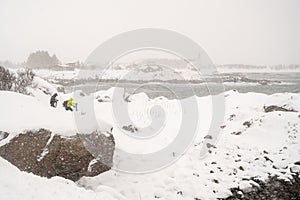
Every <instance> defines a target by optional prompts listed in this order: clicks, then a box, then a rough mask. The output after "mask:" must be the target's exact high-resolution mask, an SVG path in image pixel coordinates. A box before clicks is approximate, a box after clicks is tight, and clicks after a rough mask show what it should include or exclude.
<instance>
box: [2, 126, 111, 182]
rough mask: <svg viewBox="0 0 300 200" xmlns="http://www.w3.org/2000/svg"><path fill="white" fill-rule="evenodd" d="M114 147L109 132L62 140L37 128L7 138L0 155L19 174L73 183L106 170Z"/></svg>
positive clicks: (78, 135)
mask: <svg viewBox="0 0 300 200" xmlns="http://www.w3.org/2000/svg"><path fill="white" fill-rule="evenodd" d="M114 148H115V142H114V138H113V136H112V135H111V134H110V133H105V134H102V133H98V132H93V133H91V134H77V135H74V136H70V137H65V136H60V135H55V134H53V133H51V132H50V131H48V130H45V129H40V130H38V131H27V132H25V133H22V134H19V135H18V136H16V137H15V138H13V139H11V140H10V141H9V142H8V143H7V144H5V145H3V146H1V147H0V156H2V157H3V158H5V159H6V160H8V161H9V162H11V163H12V164H14V165H15V166H17V167H18V168H19V169H20V170H22V171H27V172H32V173H34V174H36V175H39V176H44V177H48V178H50V177H53V176H61V177H64V178H67V179H70V180H73V181H77V180H79V179H80V178H81V177H83V176H96V175H98V174H100V173H102V172H105V171H107V170H109V169H110V168H111V167H112V164H113V153H114Z"/></svg>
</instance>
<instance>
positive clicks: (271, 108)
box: [264, 105, 297, 113]
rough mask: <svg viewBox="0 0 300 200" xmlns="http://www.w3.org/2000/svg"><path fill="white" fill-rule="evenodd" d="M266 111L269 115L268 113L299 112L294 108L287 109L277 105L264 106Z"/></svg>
mask: <svg viewBox="0 0 300 200" xmlns="http://www.w3.org/2000/svg"><path fill="white" fill-rule="evenodd" d="M264 111H265V112H266V113H268V112H274V111H282V112H297V111H296V110H294V109H292V108H285V107H282V106H276V105H270V106H264Z"/></svg>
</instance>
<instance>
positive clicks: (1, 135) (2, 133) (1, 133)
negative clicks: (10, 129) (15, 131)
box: [0, 131, 9, 141]
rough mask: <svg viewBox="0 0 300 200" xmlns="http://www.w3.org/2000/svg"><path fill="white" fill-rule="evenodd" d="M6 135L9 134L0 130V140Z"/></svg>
mask: <svg viewBox="0 0 300 200" xmlns="http://www.w3.org/2000/svg"><path fill="white" fill-rule="evenodd" d="M8 135H9V134H8V133H7V132H3V131H0V141H1V140H3V139H5V138H7V137H8Z"/></svg>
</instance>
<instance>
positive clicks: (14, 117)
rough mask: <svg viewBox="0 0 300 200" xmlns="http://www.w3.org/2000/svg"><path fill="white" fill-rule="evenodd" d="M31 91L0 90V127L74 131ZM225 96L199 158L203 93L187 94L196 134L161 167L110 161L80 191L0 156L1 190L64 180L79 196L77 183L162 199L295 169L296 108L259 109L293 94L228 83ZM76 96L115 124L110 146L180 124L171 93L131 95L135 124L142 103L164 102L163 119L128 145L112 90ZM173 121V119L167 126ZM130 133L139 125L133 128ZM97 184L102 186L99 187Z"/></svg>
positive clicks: (298, 98) (203, 193)
mask: <svg viewBox="0 0 300 200" xmlns="http://www.w3.org/2000/svg"><path fill="white" fill-rule="evenodd" d="M33 94H34V97H30V96H26V95H21V94H17V93H13V92H4V91H1V92H0V99H1V101H2V102H3V103H2V104H1V105H0V110H1V111H2V112H1V114H0V118H1V122H3V123H1V124H0V131H5V132H8V133H12V134H18V133H20V132H21V131H23V130H28V129H37V128H41V127H42V128H48V129H50V130H52V131H53V132H54V133H57V134H61V135H66V136H69V135H72V134H76V133H77V131H78V129H77V127H76V124H75V121H74V115H73V113H71V112H67V111H65V110H64V109H63V108H62V107H61V106H59V107H58V108H51V107H49V102H48V101H49V98H50V96H49V95H46V94H45V93H43V92H41V91H39V90H35V91H34V92H33ZM60 95H61V99H60V101H61V100H62V99H65V98H68V97H70V96H72V94H60ZM224 96H225V108H226V109H225V111H226V112H225V116H224V123H223V125H222V126H221V127H220V135H219V139H218V142H217V143H216V144H215V148H211V149H210V150H211V152H210V153H209V155H208V156H206V157H205V158H204V159H202V158H200V156H199V154H200V150H201V146H202V145H203V144H204V143H203V142H204V139H203V138H204V137H205V136H206V135H207V132H208V130H209V127H210V120H211V117H212V114H213V113H212V111H211V106H212V104H211V98H210V96H205V97H194V98H196V99H197V102H198V106H199V107H198V109H199V129H198V134H197V137H196V138H195V140H194V141H193V143H192V146H191V147H190V148H189V150H188V151H187V152H186V153H185V154H184V155H182V156H181V157H180V159H179V160H178V161H177V162H175V163H174V164H173V165H171V166H169V167H167V168H164V169H162V170H161V171H158V172H155V173H149V174H144V175H133V174H124V173H120V172H118V170H115V169H112V170H110V171H108V172H105V173H103V174H100V175H98V176H96V177H92V178H91V177H89V178H82V179H81V180H80V181H79V182H78V183H77V184H78V185H80V186H82V187H84V188H86V189H89V190H87V191H86V190H83V189H82V188H80V189H78V188H77V187H76V186H75V184H73V183H69V182H68V181H66V180H65V179H62V178H52V179H50V180H47V179H44V178H39V177H36V176H34V175H31V174H27V173H24V172H19V171H18V170H17V169H15V168H14V167H13V166H11V165H10V164H9V163H7V162H6V161H4V160H3V159H2V158H1V159H0V165H1V166H3V167H1V169H2V168H3V169H6V171H5V172H3V170H2V171H1V172H0V173H1V177H4V179H3V181H1V183H0V191H1V192H0V197H4V199H20V196H21V194H23V193H24V192H25V191H32V192H33V191H34V190H35V189H36V188H38V185H44V186H43V188H47V187H46V185H48V184H50V185H52V186H49V187H51V188H52V189H53V190H52V189H51V192H54V191H55V190H57V189H58V188H57V186H56V185H57V183H58V182H59V186H58V187H66V191H69V192H74V195H76V194H77V195H78V197H79V196H81V197H82V195H81V194H80V195H79V193H81V192H83V191H84V192H83V193H82V194H87V196H86V197H84V199H85V198H86V199H90V198H92V199H93V198H94V199H101V197H102V196H101V195H107V197H105V198H104V197H103V198H104V199H122V198H123V199H125V198H127V199H130V200H135V199H137V200H139V198H141V199H143V200H148V199H154V198H155V197H156V198H160V199H164V200H169V199H172V200H173V199H191V200H192V199H195V198H198V199H216V198H225V197H228V196H230V195H231V194H232V193H231V191H230V188H235V187H239V188H241V189H245V188H249V187H251V186H252V185H255V182H253V181H251V180H250V179H249V178H251V177H257V178H258V179H259V180H262V181H263V180H267V179H268V177H269V176H270V175H271V176H274V175H276V176H278V177H280V178H283V179H286V180H288V179H289V178H291V176H292V175H293V173H292V172H291V169H293V170H298V168H297V166H296V165H295V164H294V163H295V162H298V161H299V160H300V145H299V143H300V136H299V132H300V131H299V128H300V127H299V126H300V123H299V117H300V115H299V112H283V111H274V112H268V113H267V112H265V111H264V106H271V105H277V106H280V107H284V108H287V109H294V110H295V111H299V110H300V94H296V93H281V94H280V93H278V94H273V95H266V94H260V93H245V94H241V93H238V92H234V91H227V92H225V93H224ZM75 97H77V98H82V99H81V100H80V99H76V98H75V101H76V100H77V101H78V102H82V103H83V102H84V100H87V101H90V102H93V104H94V109H95V113H97V115H96V118H97V121H98V122H99V123H102V124H103V126H101V127H105V128H107V129H108V128H110V127H114V129H113V135H114V137H115V140H116V147H117V148H119V149H124V150H126V151H128V152H132V153H136V152H139V153H141V152H144V153H147V152H152V151H156V150H159V149H160V148H161V147H162V146H165V145H166V144H168V142H170V141H172V139H173V138H174V133H177V132H178V128H180V127H179V126H180V116H181V111H180V107H178V102H176V101H177V100H168V99H166V98H155V99H149V98H148V97H147V95H145V94H136V95H133V96H132V97H131V102H129V110H128V113H129V116H130V117H131V120H132V122H133V123H134V125H136V126H137V127H143V126H147V125H148V124H149V122H150V121H151V118H149V111H150V110H151V107H153V106H155V105H159V106H161V107H162V108H163V109H164V111H165V113H166V115H167V121H166V123H165V127H164V130H163V132H162V135H164V136H165V137H157V138H154V139H153V140H150V141H144V142H137V143H134V145H132V141H131V140H127V139H126V138H125V136H126V135H124V133H123V131H124V130H122V126H123V125H124V124H117V123H116V122H114V112H113V110H112V106H113V104H112V102H113V100H112V90H107V91H99V92H97V93H96V94H95V95H90V96H84V97H81V96H80V95H76V94H75ZM100 99H101V101H100ZM79 105H80V104H79ZM82 109H85V108H80V106H79V111H78V112H81V113H85V111H84V110H82ZM98 113H99V114H98ZM82 116H88V114H86V113H85V114H84V115H82ZM174 124H178V125H175V126H174ZM86 128H87V129H86V131H87V132H89V131H91V130H92V129H93V128H95V127H93V126H92V127H86ZM172 133H173V134H172ZM136 134H139V132H138V131H137V133H136ZM10 137H13V135H12V136H10ZM6 142H8V141H7V140H3V141H1V142H0V145H3V144H5V143H6ZM120 162H128V160H126V158H122V157H119V156H118V154H117V153H116V155H115V157H114V163H116V164H117V163H120ZM5 173H7V175H5ZM9 175H11V176H15V177H20V179H22V180H23V178H22V177H24V180H23V183H24V184H29V182H30V184H31V185H34V187H32V188H27V189H26V190H25V191H24V190H23V188H21V187H20V186H19V185H18V183H17V182H15V181H13V180H11V179H10V178H9V177H8V176H9ZM247 179H249V180H247ZM28 181H29V182H28ZM6 185H9V187H6ZM54 185H55V186H54ZM67 185H71V186H67ZM14 188H18V189H14ZM111 188H114V190H112V189H111ZM41 191H42V190H41ZM75 191H77V192H78V193H77V192H75ZM107 191H114V192H107ZM116 191H117V192H116ZM99 192H100V193H101V192H104V194H100V193H99ZM29 193H30V192H29ZM44 193H45V192H44ZM117 193H120V194H118V195H120V196H117V197H116V195H117ZM32 195H36V196H35V197H36V198H37V199H39V198H46V197H44V196H42V195H43V192H41V193H35V194H30V196H32ZM59 195H60V196H59V198H58V199H65V198H70V197H69V196H64V195H65V194H62V193H60V194H59ZM30 196H27V197H24V199H31V198H30ZM121 196H122V197H121ZM51 198H52V197H51V195H47V198H46V199H51ZM76 198H77V197H74V198H72V199H76ZM56 199H57V198H56Z"/></svg>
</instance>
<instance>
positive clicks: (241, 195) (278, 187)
mask: <svg viewBox="0 0 300 200" xmlns="http://www.w3.org/2000/svg"><path fill="white" fill-rule="evenodd" d="M253 181H255V182H256V183H258V185H259V187H252V188H251V189H248V191H243V190H240V189H239V188H233V189H231V192H232V194H233V195H232V196H230V197H228V198H226V200H238V199H245V200H269V199H273V200H286V199H289V200H298V199H300V177H299V174H295V175H293V178H292V179H291V180H290V181H285V180H282V179H278V178H277V177H276V176H273V177H270V178H269V180H267V181H266V182H262V181H260V180H256V179H253Z"/></svg>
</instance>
